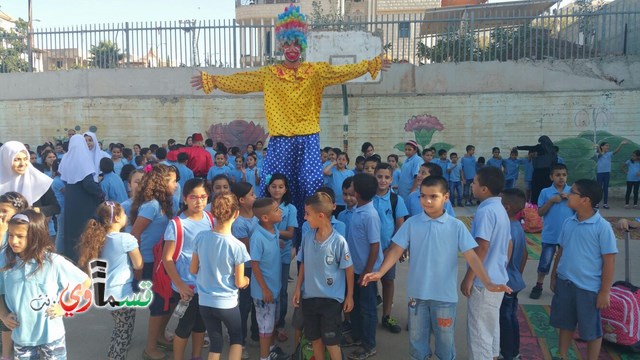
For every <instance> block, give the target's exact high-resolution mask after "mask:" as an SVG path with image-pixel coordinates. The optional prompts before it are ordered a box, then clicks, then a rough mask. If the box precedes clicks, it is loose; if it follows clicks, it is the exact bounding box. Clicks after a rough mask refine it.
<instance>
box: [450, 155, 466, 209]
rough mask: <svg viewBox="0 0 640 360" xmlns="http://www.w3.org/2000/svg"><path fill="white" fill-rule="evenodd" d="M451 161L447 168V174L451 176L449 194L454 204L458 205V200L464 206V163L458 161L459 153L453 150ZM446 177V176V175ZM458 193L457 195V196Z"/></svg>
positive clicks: (459, 204)
mask: <svg viewBox="0 0 640 360" xmlns="http://www.w3.org/2000/svg"><path fill="white" fill-rule="evenodd" d="M449 156H450V157H451V163H450V164H449V167H448V168H447V174H448V176H449V179H448V181H449V194H450V196H451V199H452V201H451V203H452V206H456V200H457V203H458V206H462V183H463V182H464V173H463V172H462V164H460V163H459V162H458V154H457V153H454V152H452V153H451V155H449ZM445 179H446V177H445ZM456 193H457V196H456Z"/></svg>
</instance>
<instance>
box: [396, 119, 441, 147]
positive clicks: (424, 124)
mask: <svg viewBox="0 0 640 360" xmlns="http://www.w3.org/2000/svg"><path fill="white" fill-rule="evenodd" d="M444 129H445V127H444V125H443V124H442V123H441V122H440V120H438V118H437V117H435V116H433V115H429V114H422V115H414V116H412V117H411V118H410V119H409V120H407V122H406V123H405V124H404V131H407V132H413V134H414V136H415V140H416V142H417V143H418V145H420V147H421V148H422V149H424V148H425V147H430V144H431V139H432V138H433V135H434V134H435V132H436V131H443V130H444ZM404 143H405V142H404V141H403V142H401V143H398V144H397V145H396V146H395V148H396V149H398V150H400V151H404ZM431 146H435V147H436V148H437V149H446V150H447V151H449V149H451V148H452V147H453V146H452V145H451V144H447V143H438V144H432V145H431Z"/></svg>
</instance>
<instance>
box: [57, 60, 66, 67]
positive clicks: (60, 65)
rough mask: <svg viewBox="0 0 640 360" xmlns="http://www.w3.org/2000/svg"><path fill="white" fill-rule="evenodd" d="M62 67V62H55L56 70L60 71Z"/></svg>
mask: <svg viewBox="0 0 640 360" xmlns="http://www.w3.org/2000/svg"><path fill="white" fill-rule="evenodd" d="M63 65H64V64H63V63H62V60H56V68H58V69H62V66H63Z"/></svg>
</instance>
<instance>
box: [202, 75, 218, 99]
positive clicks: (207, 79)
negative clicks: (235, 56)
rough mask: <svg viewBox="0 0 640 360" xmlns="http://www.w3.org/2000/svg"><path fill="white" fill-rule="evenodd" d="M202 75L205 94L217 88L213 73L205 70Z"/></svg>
mask: <svg viewBox="0 0 640 360" xmlns="http://www.w3.org/2000/svg"><path fill="white" fill-rule="evenodd" d="M200 76H201V77H202V91H204V93H205V94H209V93H210V92H212V91H213V90H215V89H216V86H215V82H214V77H213V75H209V74H207V73H206V72H204V71H203V72H202V73H201V75H200Z"/></svg>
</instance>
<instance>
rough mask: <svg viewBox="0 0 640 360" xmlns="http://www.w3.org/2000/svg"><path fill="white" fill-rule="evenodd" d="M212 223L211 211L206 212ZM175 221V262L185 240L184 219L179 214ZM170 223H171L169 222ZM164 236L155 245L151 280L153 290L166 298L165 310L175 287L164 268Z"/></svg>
mask: <svg viewBox="0 0 640 360" xmlns="http://www.w3.org/2000/svg"><path fill="white" fill-rule="evenodd" d="M204 213H205V214H206V216H207V218H208V219H209V222H210V223H211V227H212V228H213V226H214V224H215V222H214V220H213V216H212V215H211V213H210V212H208V211H205V212H204ZM171 222H173V223H174V224H175V225H176V248H175V249H174V250H173V256H172V258H173V262H174V263H175V262H176V261H177V260H178V257H180V253H181V252H182V245H183V244H182V243H183V241H184V229H183V228H182V221H181V220H180V217H179V216H176V217H174V218H173V219H172V220H171V221H170V223H171ZM169 225H170V224H169ZM163 245H164V237H163V238H162V239H160V241H159V242H158V243H157V244H155V245H153V275H152V277H151V280H152V281H153V292H155V293H156V294H157V295H158V296H160V297H161V298H162V299H163V300H164V308H163V310H164V311H167V310H169V300H170V299H171V296H173V289H172V288H171V278H170V277H169V274H167V270H165V268H164V263H163V262H162V253H163Z"/></svg>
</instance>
